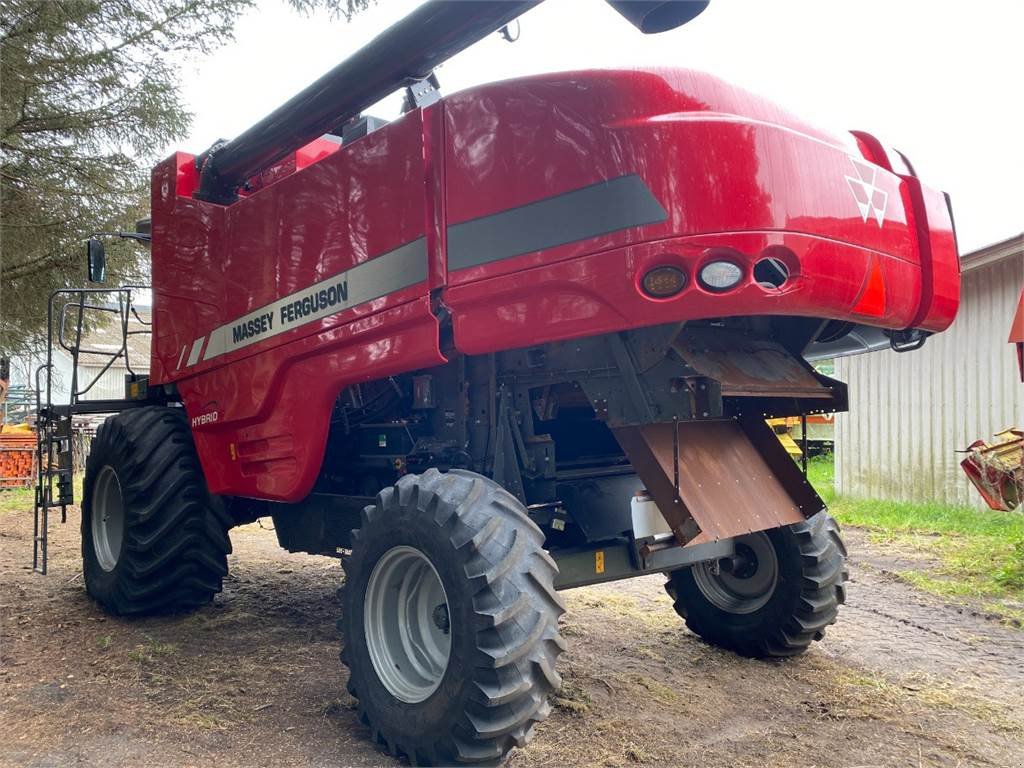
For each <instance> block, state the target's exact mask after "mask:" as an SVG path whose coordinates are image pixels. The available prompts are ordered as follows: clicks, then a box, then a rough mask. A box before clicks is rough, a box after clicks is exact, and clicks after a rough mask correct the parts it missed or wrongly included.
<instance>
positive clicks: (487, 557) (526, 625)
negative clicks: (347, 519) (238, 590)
mask: <svg viewBox="0 0 1024 768" xmlns="http://www.w3.org/2000/svg"><path fill="white" fill-rule="evenodd" d="M543 543H544V536H543V534H542V533H541V531H540V529H539V528H537V526H536V525H534V524H533V522H532V521H531V520H530V519H529V517H527V514H526V510H525V509H524V508H523V506H522V504H520V503H519V502H518V501H517V500H516V499H515V498H514V497H513V496H512V495H511V494H509V493H508V492H506V491H505V490H504V489H502V488H501V487H500V486H498V485H497V484H496V483H494V482H493V481H491V480H489V479H487V478H485V477H482V476H480V475H476V474H474V473H472V472H464V471H459V470H453V471H450V472H446V473H443V474H442V473H441V472H438V471H437V470H436V469H431V470H428V471H427V472H425V473H424V474H422V475H419V476H417V475H406V476H405V477H403V478H402V479H401V480H399V481H398V483H397V484H396V485H395V486H394V487H392V488H387V489H385V490H384V491H382V492H381V493H380V494H379V495H378V496H377V501H376V503H375V504H373V505H371V506H368V507H367V508H366V509H365V510H364V512H363V518H362V527H361V528H360V529H359V530H358V531H353V532H352V554H351V556H349V557H346V558H344V559H343V560H342V563H343V565H344V568H345V586H344V587H343V589H342V592H341V597H342V606H343V611H344V612H343V614H342V618H341V621H339V622H338V626H339V628H340V629H341V630H342V633H343V636H344V647H343V650H342V653H341V659H342V661H343V662H344V663H345V664H346V665H347V666H348V668H349V682H348V690H349V692H350V693H351V694H352V695H353V696H354V697H355V698H356V699H357V700H358V707H359V715H360V719H361V720H362V722H363V723H364V724H366V725H367V726H369V728H370V729H371V732H372V734H373V738H374V740H375V741H376V742H377V743H378V744H380V745H381V746H383V747H384V748H385V749H387V750H388V751H389V752H391V754H393V755H395V756H400V755H404V756H405V757H407V758H408V759H409V760H410V762H412V763H413V764H414V765H452V764H454V763H475V764H496V763H498V762H500V761H501V760H502V759H503V758H504V757H505V755H506V754H507V753H508V752H509V750H511V749H512V747H514V746H523V745H525V744H526V742H527V741H528V740H529V739H530V738H531V737H532V735H533V727H534V724H535V723H537V722H540V721H542V720H544V719H545V718H546V717H547V716H548V714H549V712H550V704H549V703H548V701H547V698H548V695H549V694H551V693H553V692H555V691H557V690H558V688H559V687H560V685H561V680H560V678H559V676H558V673H557V672H555V661H556V659H557V658H558V655H559V654H560V653H561V652H562V651H563V650H564V649H565V643H564V641H563V640H562V637H561V635H560V634H559V632H558V617H559V616H560V615H561V614H562V613H563V612H564V610H565V609H564V607H563V605H562V602H561V600H560V598H559V597H558V595H557V593H556V592H555V590H554V586H553V585H554V578H555V575H556V574H557V572H558V569H557V566H556V565H555V563H554V561H553V560H552V559H551V557H550V556H549V555H548V554H547V552H545V551H544V549H543Z"/></svg>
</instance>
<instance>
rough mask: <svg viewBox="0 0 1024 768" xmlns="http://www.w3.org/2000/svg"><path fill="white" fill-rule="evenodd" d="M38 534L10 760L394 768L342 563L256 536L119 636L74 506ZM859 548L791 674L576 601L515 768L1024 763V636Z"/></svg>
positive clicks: (642, 587)
mask: <svg viewBox="0 0 1024 768" xmlns="http://www.w3.org/2000/svg"><path fill="white" fill-rule="evenodd" d="M31 533H32V524H31V513H30V512H29V511H26V512H25V514H15V513H9V514H6V515H3V516H0V568H2V573H0V580H2V582H0V622H2V628H0V629H2V634H0V764H3V765H28V766H72V765H89V766H108V765H109V766H113V765H118V766H124V765H132V766H136V765H137V766H142V765H145V766H214V765H216V766H218V768H220V767H223V768H229V767H230V766H264V765H273V766H347V765H354V766H369V765H394V764H396V763H395V761H393V760H392V759H391V758H390V757H388V756H387V755H385V754H382V753H381V752H379V751H378V750H377V749H376V748H375V747H374V746H373V745H372V744H371V743H370V740H369V738H368V736H367V732H366V730H365V729H364V728H363V727H361V726H360V725H359V724H358V723H357V721H356V718H355V715H354V712H353V710H352V701H351V699H350V698H349V697H348V696H347V694H345V692H344V691H345V674H346V673H345V671H344V669H343V668H342V666H341V664H340V662H339V661H338V646H339V639H338V637H337V632H336V630H335V627H334V624H335V620H336V618H337V613H338V610H339V609H338V606H337V603H336V600H335V596H334V593H335V589H336V588H337V586H338V584H339V581H340V578H341V569H340V567H339V566H338V564H337V563H336V562H335V561H333V560H330V559H326V558H315V557H309V556H304V555H290V554H287V553H285V552H283V551H281V550H280V549H279V548H278V547H277V542H276V538H275V536H274V534H273V533H272V532H271V531H268V530H263V529H261V528H260V527H259V526H257V525H252V526H247V527H245V528H242V529H239V530H236V531H233V532H232V540H233V542H234V547H235V554H234V555H233V556H232V558H231V569H232V572H231V576H230V577H229V578H228V580H227V582H226V583H225V587H224V592H223V594H221V595H219V596H218V597H217V599H216V601H215V602H214V603H213V604H212V605H210V606H208V607H207V608H204V609H203V610H201V611H199V612H198V613H195V614H192V615H185V616H175V617H167V618H158V619H146V620H120V619H114V618H110V617H107V616H105V615H104V614H103V613H102V611H101V610H100V609H99V608H98V607H97V606H96V605H95V604H94V603H92V602H91V601H90V600H89V599H88V598H87V597H86V595H85V592H84V590H83V587H82V583H81V575H80V564H79V554H78V550H79V537H78V516H77V512H76V511H73V512H72V514H71V515H70V519H69V522H68V523H67V524H66V525H64V526H61V525H59V524H57V525H54V527H53V531H52V534H51V572H50V575H49V576H46V577H41V576H38V575H35V574H33V573H32V572H31V570H30V568H29V562H30V557H31ZM847 540H848V543H849V544H850V549H851V553H852V562H851V575H852V579H853V581H852V583H851V585H850V590H849V604H848V605H847V606H846V607H845V608H844V609H843V611H842V612H841V614H840V617H839V623H838V624H837V625H836V626H835V627H833V628H831V629H830V630H829V633H828V637H826V639H825V642H823V643H818V644H816V645H815V647H814V648H813V649H812V650H811V651H810V652H808V653H807V654H805V655H804V656H803V657H802V658H799V659H796V660H788V661H784V662H763V661H751V660H746V659H740V658H737V657H735V656H733V655H731V654H729V653H726V652H723V651H719V650H717V649H715V648H712V647H709V646H707V645H705V644H704V643H703V642H701V641H700V640H699V639H698V638H697V637H695V636H694V635H693V634H691V633H690V632H688V631H687V630H686V629H685V627H684V626H683V624H682V621H681V620H680V619H679V618H678V617H677V616H676V615H675V613H674V612H673V611H672V607H671V604H670V603H669V600H668V598H667V597H666V596H665V594H664V592H663V591H662V588H661V584H662V581H663V579H662V577H659V576H652V577H647V578H643V579H637V580H633V581H629V582H623V583H619V584H612V585H605V586H601V587H590V588H585V589H579V590H575V591H573V592H569V593H567V595H566V597H567V602H568V605H569V613H568V616H567V617H566V619H565V625H564V632H565V635H566V638H567V639H568V641H569V650H568V652H567V653H566V654H565V655H564V656H563V657H562V660H561V663H560V671H561V673H562V675H563V678H564V681H565V685H564V689H563V691H562V694H561V696H560V698H558V699H557V701H556V702H555V703H556V708H555V711H554V714H553V715H552V717H551V718H550V719H549V720H548V721H547V722H546V723H544V724H543V725H542V726H540V727H539V728H538V733H537V737H536V739H535V740H534V741H533V742H532V744H531V745H530V746H529V747H528V748H527V749H525V750H521V751H518V752H516V753H514V754H513V756H512V758H511V762H510V765H511V766H514V768H527V767H528V766H558V767H559V768H564V766H571V765H581V764H587V765H596V766H633V765H639V766H645V765H646V766H701V768H713V767H714V766H729V767H730V768H733V767H737V766H800V768H812V767H817V768H826V767H827V766H836V767H839V766H843V767H844V768H853V767H854V766H857V767H858V768H866V767H867V766H886V767H888V766H915V767H918V768H923V767H924V766H996V767H998V768H1012V767H1015V766H1024V694H1022V691H1024V631H1021V630H1019V629H1013V628H1010V627H1005V626H1003V625H1001V624H999V623H997V622H995V621H992V620H991V619H989V618H986V617H985V616H983V615H980V614H978V613H975V612H972V611H971V610H969V609H965V608H963V607H957V606H953V605H948V604H943V603H942V602H940V601H938V600H937V599H935V598H932V597H929V596H927V595H925V594H923V593H920V592H918V591H916V590H914V589H913V588H912V587H909V586H907V585H906V584H904V583H902V582H900V581H899V580H897V579H896V578H894V576H893V575H892V574H893V572H894V570H898V569H902V568H905V567H906V565H907V564H906V562H901V561H899V560H898V559H896V558H894V557H892V556H889V555H886V554H885V553H883V552H880V551H873V550H871V549H870V548H869V544H868V542H867V540H866V537H865V536H863V535H861V534H859V533H858V532H857V531H847ZM921 565H922V567H927V563H922V564H921Z"/></svg>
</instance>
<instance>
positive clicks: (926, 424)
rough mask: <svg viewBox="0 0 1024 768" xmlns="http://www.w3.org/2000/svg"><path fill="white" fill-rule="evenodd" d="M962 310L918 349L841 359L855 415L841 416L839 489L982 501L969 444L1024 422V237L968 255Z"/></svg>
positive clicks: (839, 369) (839, 373)
mask: <svg viewBox="0 0 1024 768" xmlns="http://www.w3.org/2000/svg"><path fill="white" fill-rule="evenodd" d="M961 267H962V284H961V304H960V312H959V314H958V315H957V319H956V321H955V322H954V323H953V325H952V326H951V327H950V328H949V330H947V331H946V332H945V333H941V334H938V335H936V336H934V337H931V338H929V339H928V341H927V343H926V344H925V345H924V347H923V348H922V349H920V350H918V351H916V352H905V353H902V354H897V353H896V352H892V351H890V350H885V351H882V352H870V353H867V354H864V355H858V356H853V357H846V358H840V359H838V360H836V366H835V377H836V378H837V379H840V380H841V381H845V382H846V383H847V384H848V385H849V390H850V412H849V413H846V414H839V415H837V417H836V454H835V458H836V475H835V483H836V491H837V492H839V493H842V494H849V495H851V496H860V497H866V498H878V499H896V500H905V501H909V500H914V501H942V502H948V503H955V504H970V505H972V506H975V507H983V506H984V502H982V500H981V497H980V496H979V495H978V493H977V491H975V489H974V487H973V486H972V485H971V484H970V481H969V480H968V479H967V476H966V475H965V474H964V473H963V470H962V469H961V468H960V461H961V460H962V459H963V458H964V455H963V454H961V453H957V451H962V450H963V449H964V448H966V447H967V446H968V445H970V444H971V443H972V442H974V441H975V440H978V439H982V440H986V441H991V440H992V435H993V434H994V433H996V432H999V431H1001V430H1003V429H1005V428H1006V427H1011V426H1016V427H1024V384H1022V383H1021V381H1020V374H1019V372H1018V370H1017V358H1016V354H1015V351H1014V347H1013V345H1011V344H1009V343H1007V337H1008V336H1009V333H1010V325H1011V323H1012V322H1013V318H1014V312H1015V311H1016V309H1017V303H1018V299H1019V297H1020V293H1021V286H1022V285H1024V235H1017V236H1015V237H1011V238H1010V239H1008V240H1005V241H1003V242H1001V243H996V244H994V245H991V246H988V247H986V248H982V249H981V250H979V251H975V252H973V253H969V254H967V255H965V256H964V257H963V259H962V260H961Z"/></svg>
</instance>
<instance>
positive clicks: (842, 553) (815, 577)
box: [665, 511, 848, 657]
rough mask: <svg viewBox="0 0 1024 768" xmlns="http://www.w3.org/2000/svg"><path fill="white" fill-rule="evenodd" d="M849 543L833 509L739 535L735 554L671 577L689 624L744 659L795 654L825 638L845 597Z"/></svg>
mask: <svg viewBox="0 0 1024 768" xmlns="http://www.w3.org/2000/svg"><path fill="white" fill-rule="evenodd" d="M847 578H848V574H847V570H846V547H845V546H844V545H843V541H842V539H841V538H840V536H839V526H838V525H837V524H836V521H835V520H833V519H832V517H831V516H830V515H829V514H828V513H827V512H824V511H822V512H819V513H818V514H816V515H814V516H813V517H811V518H809V519H808V520H805V521H804V522H802V523H796V524H794V525H790V526H786V527H783V528H773V529H771V530H767V531H760V532H758V533H752V534H748V535H746V536H740V537H738V538H737V539H736V557H734V558H732V559H729V560H727V561H719V562H718V563H717V564H716V563H697V564H696V565H694V566H691V567H689V568H685V569H682V570H678V571H673V572H672V573H671V574H670V575H669V579H668V582H667V583H666V584H665V591H667V592H668V594H669V596H670V597H671V598H672V600H673V602H674V604H675V609H676V612H677V613H678V614H679V615H680V616H682V617H683V618H684V619H686V626H687V627H689V628H690V630H691V631H692V632H694V633H695V634H697V635H700V636H701V637H702V638H704V639H705V640H706V641H708V642H709V643H712V644H713V645H717V646H720V647H722V648H728V649H730V650H733V651H735V652H737V653H739V654H741V655H743V656H751V657H772V656H795V655H797V654H800V653H803V652H804V651H805V650H807V648H808V646H810V644H811V643H812V642H814V641H815V640H821V639H822V638H823V637H824V636H825V628H826V627H827V626H828V625H830V624H834V623H835V621H836V616H837V615H838V612H839V606H840V605H842V604H843V602H845V600H846V580H847Z"/></svg>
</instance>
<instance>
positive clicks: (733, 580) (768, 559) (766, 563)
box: [693, 532, 779, 613]
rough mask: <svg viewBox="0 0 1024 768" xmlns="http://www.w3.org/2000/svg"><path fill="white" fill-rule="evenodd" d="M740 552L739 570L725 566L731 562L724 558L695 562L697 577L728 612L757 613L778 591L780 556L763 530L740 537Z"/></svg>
mask: <svg viewBox="0 0 1024 768" xmlns="http://www.w3.org/2000/svg"><path fill="white" fill-rule="evenodd" d="M736 553H737V559H736V560H735V561H734V562H736V563H737V564H738V567H737V569H736V571H735V572H730V571H729V570H727V569H726V568H724V567H723V565H727V564H725V563H723V561H718V562H717V563H714V562H710V563H698V564H697V565H695V566H693V580H694V581H695V582H697V587H698V588H699V589H700V591H701V593H702V594H703V595H704V597H706V598H707V599H708V601H709V602H710V603H711V604H712V605H714V606H715V607H716V608H719V609H721V610H723V611H726V612H727V613H753V612H754V611H756V610H758V609H759V608H761V607H763V606H764V605H765V604H766V603H767V602H768V601H769V600H770V599H771V597H772V594H774V592H775V587H776V585H777V584H778V583H779V559H778V557H777V556H776V554H775V547H773V546H772V542H771V539H769V538H768V536H767V534H765V533H763V532H761V533H752V534H749V535H747V536H741V537H739V538H737V539H736ZM716 565H717V571H718V572H717V573H716V572H715V571H716Z"/></svg>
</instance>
